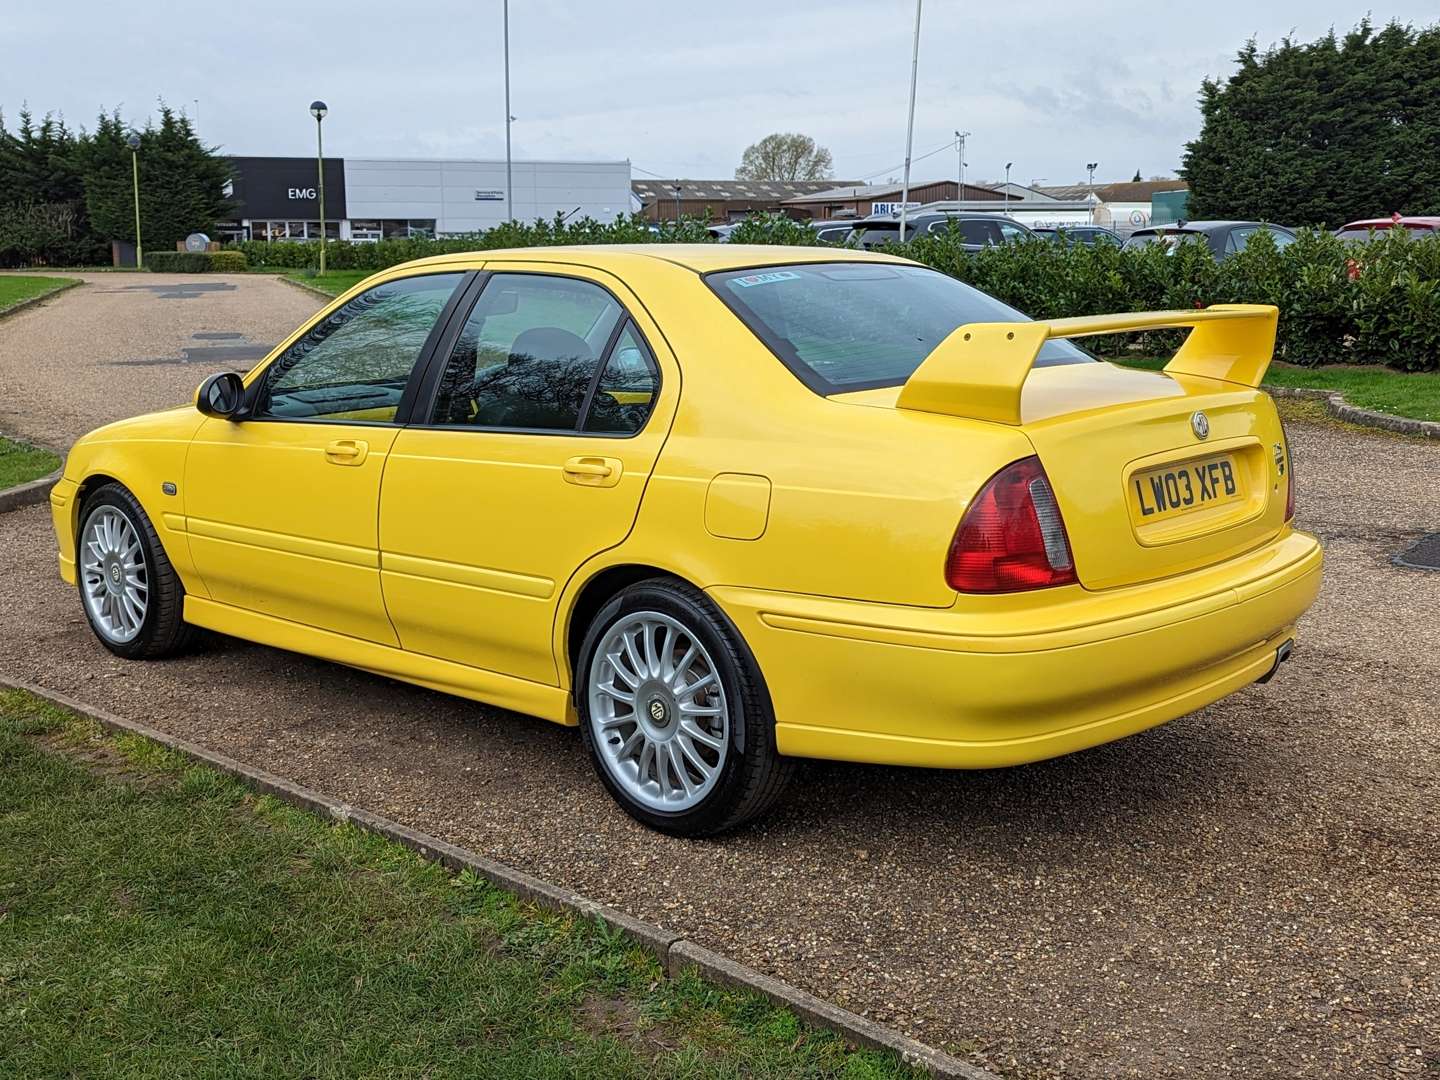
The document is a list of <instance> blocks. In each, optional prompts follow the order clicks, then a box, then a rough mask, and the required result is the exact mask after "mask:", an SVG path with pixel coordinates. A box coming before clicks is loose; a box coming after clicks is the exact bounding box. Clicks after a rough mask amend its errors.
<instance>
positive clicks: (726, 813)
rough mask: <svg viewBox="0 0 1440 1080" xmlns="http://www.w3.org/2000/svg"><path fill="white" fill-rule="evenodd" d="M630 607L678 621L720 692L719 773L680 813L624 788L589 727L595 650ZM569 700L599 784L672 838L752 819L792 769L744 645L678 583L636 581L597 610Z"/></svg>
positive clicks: (705, 601) (706, 603)
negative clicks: (724, 730)
mask: <svg viewBox="0 0 1440 1080" xmlns="http://www.w3.org/2000/svg"><path fill="white" fill-rule="evenodd" d="M636 612H659V613H661V614H663V615H668V616H670V617H671V618H673V619H675V620H677V621H678V622H680V623H681V624H683V626H684V627H685V630H686V632H687V633H688V634H693V635H694V637H695V638H696V639H697V640H698V641H700V642H701V643H702V644H703V645H704V647H705V649H706V651H708V653H709V654H710V658H711V659H713V661H714V666H715V669H716V674H717V676H718V678H719V681H720V684H721V686H722V687H723V689H724V694H725V702H726V706H727V710H726V711H727V714H728V717H729V742H728V748H727V751H726V756H725V759H724V761H723V763H722V764H721V768H720V775H719V778H718V779H717V780H716V782H715V785H714V787H713V788H712V789H711V791H710V792H709V793H708V794H707V795H706V796H705V797H704V798H703V799H702V800H701V801H700V802H699V803H698V804H696V805H695V806H692V807H690V808H688V809H684V810H680V811H674V812H661V811H657V810H655V809H653V808H651V807H649V806H646V805H645V804H644V803H642V802H640V801H638V800H637V799H636V798H634V797H633V796H632V795H631V794H629V793H628V792H626V791H625V789H624V788H623V787H622V786H620V785H619V784H618V783H617V782H616V780H615V778H614V777H613V776H612V775H611V773H610V770H609V766H608V765H607V763H606V761H605V760H604V759H602V757H601V753H602V751H601V749H600V748H599V747H598V746H597V745H596V737H595V732H594V730H593V728H592V722H591V709H590V693H589V687H590V677H591V672H592V668H593V666H594V665H595V663H596V652H597V649H598V647H599V645H600V642H601V641H602V640H603V638H604V637H605V634H606V632H607V631H608V630H609V629H610V628H611V627H613V626H614V625H615V624H616V623H617V622H619V621H621V620H623V619H625V618H626V617H627V616H628V615H632V614H634V613H636ZM612 681H613V679H612ZM575 703H576V707H577V709H578V711H579V714H580V733H581V738H582V739H583V740H584V742H585V748H586V750H587V751H588V752H589V754H590V760H591V763H592V764H593V765H594V766H595V771H596V773H597V774H598V775H599V777H600V781H601V783H603V784H604V785H605V787H606V789H607V790H608V791H609V792H610V794H611V796H613V797H614V799H615V801H616V802H618V803H619V804H620V805H621V806H622V807H624V809H625V811H626V812H627V813H628V814H629V815H630V816H631V817H633V818H635V819H636V820H637V821H639V822H641V823H643V824H645V825H648V826H650V828H652V829H656V830H658V831H660V832H664V833H669V834H671V835H672V836H690V837H701V836H714V835H716V834H718V833H722V832H725V831H727V830H729V829H733V828H735V827H737V826H739V825H742V824H744V823H745V822H747V821H750V820H752V819H753V818H756V817H758V816H759V815H761V814H763V813H765V811H767V810H768V809H769V808H770V807H771V806H773V805H774V803H775V801H776V800H777V799H778V798H779V797H780V795H781V793H782V792H783V791H784V788H785V784H786V782H787V781H788V780H789V778H790V774H791V771H792V769H793V762H792V761H791V760H790V759H788V758H785V757H781V756H780V755H779V754H778V753H776V751H775V714H774V710H773V708H772V707H771V704H770V693H769V691H768V690H767V689H766V687H765V681H764V679H763V678H762V677H761V675H760V670H759V668H758V666H757V665H756V663H755V659H754V657H753V656H752V655H751V653H750V649H749V648H748V647H747V646H746V644H745V642H744V640H743V639H742V638H741V637H740V634H739V632H738V631H737V630H736V629H735V627H734V626H733V625H732V624H731V622H730V620H729V619H728V618H726V617H725V615H724V614H723V613H722V612H721V611H720V610H719V609H718V608H717V607H716V606H715V605H714V604H713V603H711V601H710V600H709V598H708V597H706V596H705V595H704V593H702V592H700V591H699V590H698V589H695V588H693V587H692V586H690V585H687V584H685V583H684V582H680V581H676V580H673V579H670V578H651V579H649V580H646V581H641V582H638V583H637V584H634V585H631V586H629V587H628V588H626V589H624V590H622V591H621V592H619V593H617V594H616V595H615V596H614V597H613V598H612V599H611V600H610V602H609V603H607V604H606V605H605V606H604V607H602V608H601V609H600V611H599V612H597V613H596V615H595V617H594V619H592V620H591V622H590V626H589V628H588V629H587V631H586V633H585V640H584V642H583V643H582V645H581V647H580V659H579V663H578V664H577V665H576V678H575Z"/></svg>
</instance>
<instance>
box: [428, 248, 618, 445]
mask: <svg viewBox="0 0 1440 1080" xmlns="http://www.w3.org/2000/svg"><path fill="white" fill-rule="evenodd" d="M622 314H623V312H622V310H621V307H620V305H619V304H618V303H616V301H615V298H614V297H612V296H611V295H610V294H609V293H608V292H606V291H605V290H604V289H602V288H600V286H598V285H593V284H591V283H590V282H588V281H579V280H576V279H574V278H565V277H556V276H551V275H545V274H496V275H495V276H494V277H492V278H491V279H490V280H489V281H488V282H486V284H485V290H484V291H483V292H482V293H481V294H480V299H479V301H478V302H477V303H476V305H475V308H474V310H473V311H472V312H471V313H470V316H469V318H468V319H466V321H465V326H464V329H463V330H461V332H460V336H459V338H458V339H457V340H456V342H455V348H454V350H453V351H452V352H451V354H450V359H449V361H448V362H447V363H446V365H445V372H444V374H443V375H442V376H441V378H440V392H439V395H438V396H437V398H436V401H435V408H434V411H433V412H432V414H431V417H430V422H431V423H432V424H455V425H461V426H473V427H482V428H523V429H529V430H539V431H574V430H576V429H577V428H579V426H580V412H581V410H582V409H583V408H584V405H585V398H586V396H587V395H588V394H589V392H590V386H591V384H592V383H593V382H594V381H595V372H596V368H597V367H598V365H599V362H600V360H601V358H602V357H603V355H604V353H605V350H606V347H607V346H608V345H609V344H610V339H611V337H612V336H613V335H614V333H615V329H616V327H617V326H618V325H619V323H620V319H621V317H622Z"/></svg>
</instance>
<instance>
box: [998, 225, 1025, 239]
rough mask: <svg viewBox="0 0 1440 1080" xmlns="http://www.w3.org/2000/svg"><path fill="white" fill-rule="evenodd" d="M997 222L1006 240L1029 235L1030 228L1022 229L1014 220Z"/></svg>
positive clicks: (1001, 234)
mask: <svg viewBox="0 0 1440 1080" xmlns="http://www.w3.org/2000/svg"><path fill="white" fill-rule="evenodd" d="M995 224H996V225H998V226H999V227H1000V236H1001V237H1002V238H1003V239H1004V240H1006V241H1010V240H1020V239H1023V238H1024V237H1025V236H1028V235H1029V231H1028V230H1026V229H1022V228H1021V227H1020V226H1019V225H1016V224H1015V223H1014V222H1013V221H997V222H996V223H995Z"/></svg>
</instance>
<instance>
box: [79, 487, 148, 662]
mask: <svg viewBox="0 0 1440 1080" xmlns="http://www.w3.org/2000/svg"><path fill="white" fill-rule="evenodd" d="M79 555H80V588H81V591H82V593H83V595H84V597H85V606H86V608H88V609H89V612H90V623H91V625H92V626H94V627H95V630H96V632H97V633H99V634H100V636H101V637H103V638H105V640H107V641H110V642H113V643H115V644H116V645H124V644H126V643H127V642H130V641H134V640H135V638H136V637H137V636H138V635H139V633H140V629H141V627H143V626H144V625H145V612H146V611H147V610H148V608H149V605H150V575H149V570H148V567H147V566H146V564H145V549H144V547H143V546H142V545H141V543H140V533H139V531H138V530H137V529H136V528H135V525H134V523H133V522H131V520H130V519H129V518H128V517H126V516H125V514H124V512H123V511H121V510H120V509H119V508H118V507H114V506H102V507H100V508H99V509H98V510H96V511H95V513H93V514H91V515H90V517H89V518H88V519H87V520H86V522H85V532H84V535H83V536H81V537H80V551H79Z"/></svg>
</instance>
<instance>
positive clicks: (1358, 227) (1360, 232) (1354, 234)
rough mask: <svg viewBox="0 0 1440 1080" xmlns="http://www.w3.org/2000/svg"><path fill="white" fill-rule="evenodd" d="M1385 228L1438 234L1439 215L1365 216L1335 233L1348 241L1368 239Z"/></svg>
mask: <svg viewBox="0 0 1440 1080" xmlns="http://www.w3.org/2000/svg"><path fill="white" fill-rule="evenodd" d="M1385 229H1404V230H1405V231H1406V232H1412V233H1416V234H1418V235H1421V236H1433V235H1440V217H1423V216H1421V217H1401V216H1400V215H1399V214H1394V215H1392V216H1390V217H1388V218H1366V219H1364V220H1363V221H1352V222H1350V223H1349V224H1348V225H1344V226H1341V227H1340V228H1338V229H1336V230H1335V235H1336V236H1338V237H1339V238H1340V239H1341V240H1345V241H1347V242H1350V243H1357V242H1363V241H1365V240H1369V239H1370V237H1371V235H1372V234H1373V233H1375V232H1377V231H1383V230H1385Z"/></svg>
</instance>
